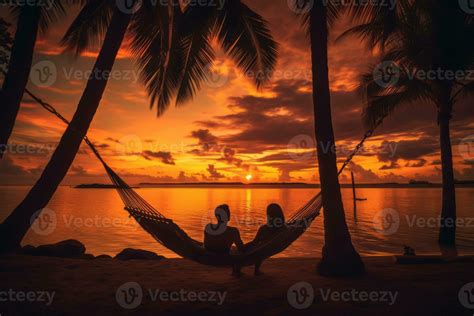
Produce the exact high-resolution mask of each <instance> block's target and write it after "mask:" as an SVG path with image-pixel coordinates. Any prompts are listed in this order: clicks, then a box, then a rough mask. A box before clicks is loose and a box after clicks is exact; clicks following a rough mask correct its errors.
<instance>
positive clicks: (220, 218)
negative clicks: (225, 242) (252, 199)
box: [214, 204, 230, 224]
mask: <svg viewBox="0 0 474 316" xmlns="http://www.w3.org/2000/svg"><path fill="white" fill-rule="evenodd" d="M214 215H215V216H216V218H217V222H218V223H219V224H227V223H228V222H229V221H230V209H229V205H227V204H222V205H219V206H218V207H216V209H215V211H214Z"/></svg>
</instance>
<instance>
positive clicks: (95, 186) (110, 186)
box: [74, 183, 120, 189]
mask: <svg viewBox="0 0 474 316" xmlns="http://www.w3.org/2000/svg"><path fill="white" fill-rule="evenodd" d="M119 188H120V187H119V186H116V185H114V184H101V183H91V184H79V185H76V186H74V189H119Z"/></svg>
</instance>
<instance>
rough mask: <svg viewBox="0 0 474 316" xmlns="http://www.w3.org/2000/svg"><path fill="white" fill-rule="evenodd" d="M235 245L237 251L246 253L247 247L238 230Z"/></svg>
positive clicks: (236, 230)
mask: <svg viewBox="0 0 474 316" xmlns="http://www.w3.org/2000/svg"><path fill="white" fill-rule="evenodd" d="M234 238H235V239H234V244H235V245H236V246H237V249H239V251H240V252H245V246H244V243H243V242H242V239H241V238H240V232H239V230H238V229H235V237H234Z"/></svg>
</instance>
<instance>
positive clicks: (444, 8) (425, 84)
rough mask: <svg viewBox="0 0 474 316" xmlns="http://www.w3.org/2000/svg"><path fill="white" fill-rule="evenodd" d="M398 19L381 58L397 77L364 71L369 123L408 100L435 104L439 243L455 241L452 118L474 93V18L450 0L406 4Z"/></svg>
mask: <svg viewBox="0 0 474 316" xmlns="http://www.w3.org/2000/svg"><path fill="white" fill-rule="evenodd" d="M397 19H398V20H399V22H398V27H397V30H396V31H395V32H394V33H393V34H392V35H391V36H390V38H389V40H388V41H387V45H386V49H385V51H384V53H383V55H382V57H381V60H382V61H384V62H385V63H384V64H385V65H386V66H387V67H388V68H389V69H390V70H391V71H392V73H395V74H396V77H395V78H394V80H393V81H392V82H390V84H386V83H384V82H383V81H382V79H383V78H382V76H383V75H384V72H383V70H384V69H381V70H382V72H379V73H376V74H375V75H374V73H372V72H371V73H370V74H369V73H367V74H365V75H363V76H362V80H361V88H362V90H363V91H364V92H365V94H366V96H367V105H366V108H365V112H364V120H365V124H366V126H367V127H373V126H374V124H375V122H377V121H378V120H379V119H380V118H383V117H385V116H387V115H389V114H391V113H392V112H393V111H394V110H395V109H396V108H398V107H400V106H402V105H406V104H414V105H415V104H417V105H419V104H430V103H431V104H434V105H435V108H436V110H437V113H438V125H439V140H440V151H441V166H442V181H443V190H442V210H441V222H440V231H439V243H440V244H441V245H448V246H450V245H455V240H456V225H455V223H456V192H455V184H454V170H453V154H452V148H451V137H450V121H451V118H452V115H453V108H454V106H455V104H456V103H457V102H459V100H460V99H461V98H462V97H464V96H466V95H467V94H470V93H472V92H474V81H472V79H470V78H469V77H468V76H467V74H469V73H470V69H472V67H473V66H474V44H473V43H472V38H473V35H474V24H473V22H474V19H473V17H472V16H470V15H468V14H467V13H466V12H464V11H463V10H462V9H461V8H460V7H459V5H458V3H457V2H453V1H448V0H440V1H435V2H434V1H424V2H419V3H418V4H415V3H405V4H404V6H403V8H402V10H401V12H400V14H399V16H398V18H397ZM367 29H368V28H367V27H362V26H361V27H359V29H358V30H357V31H356V32H354V33H355V34H359V35H361V36H362V37H366V36H367V34H374V33H377V32H372V31H367ZM364 30H365V31H364ZM370 36H373V35H370ZM394 71H395V72H394ZM453 74H458V75H453ZM463 74H464V75H463Z"/></svg>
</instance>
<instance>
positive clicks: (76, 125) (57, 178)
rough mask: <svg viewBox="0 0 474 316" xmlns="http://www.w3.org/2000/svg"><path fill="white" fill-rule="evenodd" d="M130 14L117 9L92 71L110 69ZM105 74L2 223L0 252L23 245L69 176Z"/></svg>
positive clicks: (84, 98) (88, 91) (88, 88)
mask: <svg viewBox="0 0 474 316" xmlns="http://www.w3.org/2000/svg"><path fill="white" fill-rule="evenodd" d="M130 18H131V15H130V14H125V13H123V12H121V11H120V10H118V9H116V10H115V12H114V14H113V17H112V20H111V22H110V25H109V28H108V30H107V33H106V36H105V39H104V43H103V46H102V49H101V50H100V53H99V56H98V58H97V61H96V63H95V65H94V69H93V71H92V74H106V73H110V71H111V70H112V67H113V65H114V62H115V59H116V56H117V53H118V50H119V48H120V45H121V44H122V41H123V38H124V36H125V33H126V30H127V27H128V25H129V23H130ZM104 77H105V76H94V75H92V76H91V78H89V81H88V82H87V86H86V88H85V90H84V93H83V94H82V97H81V100H80V101H79V105H78V107H77V110H76V112H75V113H74V117H73V119H72V120H71V124H70V125H69V126H68V127H67V129H66V131H65V133H64V135H63V136H62V138H61V141H60V142H59V145H58V147H57V148H56V150H55V152H54V153H53V155H52V157H51V160H50V161H49V162H48V165H47V166H46V168H45V170H44V171H43V173H42V175H41V177H40V178H39V180H38V181H37V182H36V183H35V185H34V186H33V188H32V189H31V191H30V192H29V193H28V195H27V196H26V198H25V199H24V200H23V201H22V202H21V203H20V205H18V207H17V208H16V209H15V210H14V211H13V212H12V214H11V215H10V216H8V218H7V219H6V220H5V221H4V222H3V224H2V227H0V237H1V239H2V245H1V246H0V252H2V251H3V252H5V251H13V250H15V249H16V248H18V247H19V246H20V242H21V240H22V239H23V237H24V236H25V234H26V232H27V231H28V229H29V228H30V218H31V216H32V215H33V214H35V213H36V212H37V211H38V210H41V209H43V208H44V207H45V206H46V205H47V204H48V202H49V201H50V199H51V197H52V196H53V194H54V192H55V191H56V189H57V187H58V186H59V184H60V183H61V181H62V180H63V178H64V177H65V175H66V173H67V171H68V170H69V167H70V166H71V164H72V162H73V161H74V158H75V157H76V154H77V151H78V150H79V146H80V145H81V142H82V140H83V138H84V136H85V135H86V133H87V130H88V129H89V126H90V124H91V122H92V119H93V117H94V114H95V113H96V111H97V108H98V107H99V103H100V100H101V98H102V94H103V92H104V90H105V87H106V85H107V79H106V78H104Z"/></svg>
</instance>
